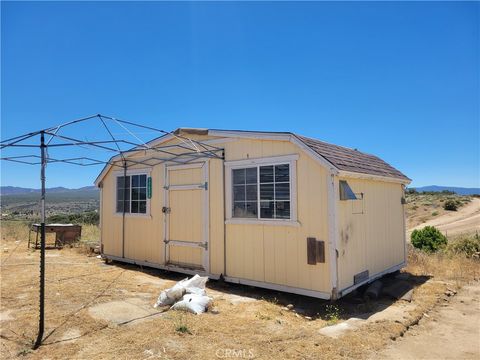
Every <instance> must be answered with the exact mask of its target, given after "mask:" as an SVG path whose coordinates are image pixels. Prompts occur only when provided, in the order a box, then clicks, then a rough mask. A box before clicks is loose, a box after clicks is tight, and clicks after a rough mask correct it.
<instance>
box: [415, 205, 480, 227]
mask: <svg viewBox="0 0 480 360" xmlns="http://www.w3.org/2000/svg"><path fill="white" fill-rule="evenodd" d="M424 226H435V227H436V228H438V229H439V230H440V231H441V232H442V233H444V234H447V235H449V236H450V235H457V234H461V233H467V232H475V231H480V199H479V198H472V200H471V202H470V203H468V204H466V205H464V206H462V207H461V208H459V209H458V210H457V211H449V212H445V213H443V214H441V215H439V216H438V217H435V218H433V219H430V220H428V221H426V222H424V223H423V224H420V225H417V226H415V227H413V228H411V229H409V234H410V233H411V232H412V231H413V230H414V229H421V228H423V227H424Z"/></svg>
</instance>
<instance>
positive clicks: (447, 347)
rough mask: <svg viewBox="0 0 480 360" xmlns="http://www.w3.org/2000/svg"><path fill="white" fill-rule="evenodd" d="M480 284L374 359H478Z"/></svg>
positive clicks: (465, 290) (462, 292) (468, 288)
mask: <svg viewBox="0 0 480 360" xmlns="http://www.w3.org/2000/svg"><path fill="white" fill-rule="evenodd" d="M479 354H480V284H478V283H476V284H473V285H467V286H465V287H463V288H462V289H461V290H460V291H459V293H458V294H457V296H455V298H454V299H452V301H451V302H449V303H448V304H443V305H442V306H438V307H436V308H435V309H433V310H432V311H431V312H429V313H428V315H427V316H424V317H423V318H422V320H421V321H420V322H419V324H418V325H417V326H414V327H412V328H411V329H409V331H408V332H407V333H406V334H405V336H403V337H402V338H401V339H398V340H397V341H396V342H394V343H392V344H390V345H389V346H388V347H387V348H386V349H385V350H384V351H381V352H380V353H377V354H375V356H373V357H372V359H384V360H390V359H391V360H394V359H404V360H410V359H412V360H413V359H478V358H479Z"/></svg>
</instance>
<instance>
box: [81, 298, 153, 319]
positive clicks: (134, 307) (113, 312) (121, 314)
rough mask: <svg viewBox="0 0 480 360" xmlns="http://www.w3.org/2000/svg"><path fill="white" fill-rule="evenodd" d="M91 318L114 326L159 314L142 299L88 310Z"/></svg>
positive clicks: (109, 303)
mask: <svg viewBox="0 0 480 360" xmlns="http://www.w3.org/2000/svg"><path fill="white" fill-rule="evenodd" d="M88 313H89V315H90V316H91V317H93V318H95V319H98V320H104V321H108V322H110V323H114V324H123V323H128V322H131V321H139V320H142V319H143V318H145V317H148V316H150V315H153V314H156V313H158V314H160V313H159V312H158V311H157V310H155V309H154V308H153V307H152V304H149V303H148V302H146V301H145V300H144V299H139V298H131V299H127V300H123V301H110V302H106V303H101V304H98V305H95V306H92V307H90V308H89V309H88Z"/></svg>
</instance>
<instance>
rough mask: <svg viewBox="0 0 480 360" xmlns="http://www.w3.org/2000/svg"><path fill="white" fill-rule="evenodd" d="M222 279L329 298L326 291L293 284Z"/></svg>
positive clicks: (231, 278)
mask: <svg viewBox="0 0 480 360" xmlns="http://www.w3.org/2000/svg"><path fill="white" fill-rule="evenodd" d="M224 279H225V281H228V282H231V283H234V284H242V285H249V286H255V287H259V288H264V289H270V290H278V291H283V292H288V293H292V294H298V295H305V296H310V297H314V298H318V299H324V300H330V297H331V295H330V294H329V293H326V292H323V291H317V290H309V289H303V288H298V287H293V286H287V285H279V284H273V283H268V282H263V281H255V280H247V279H242V278H236V277H232V276H225V277H224Z"/></svg>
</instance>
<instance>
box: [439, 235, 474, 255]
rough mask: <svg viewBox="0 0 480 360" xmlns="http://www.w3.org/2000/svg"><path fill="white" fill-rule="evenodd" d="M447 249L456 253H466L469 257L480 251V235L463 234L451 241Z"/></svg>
mask: <svg viewBox="0 0 480 360" xmlns="http://www.w3.org/2000/svg"><path fill="white" fill-rule="evenodd" d="M447 250H448V251H451V252H453V253H455V254H465V255H466V256H467V257H471V256H472V255H474V254H476V253H478V252H480V236H479V235H478V234H475V235H470V236H467V235H464V236H461V237H460V238H458V239H456V240H455V241H452V242H451V243H449V244H448V247H447Z"/></svg>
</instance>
